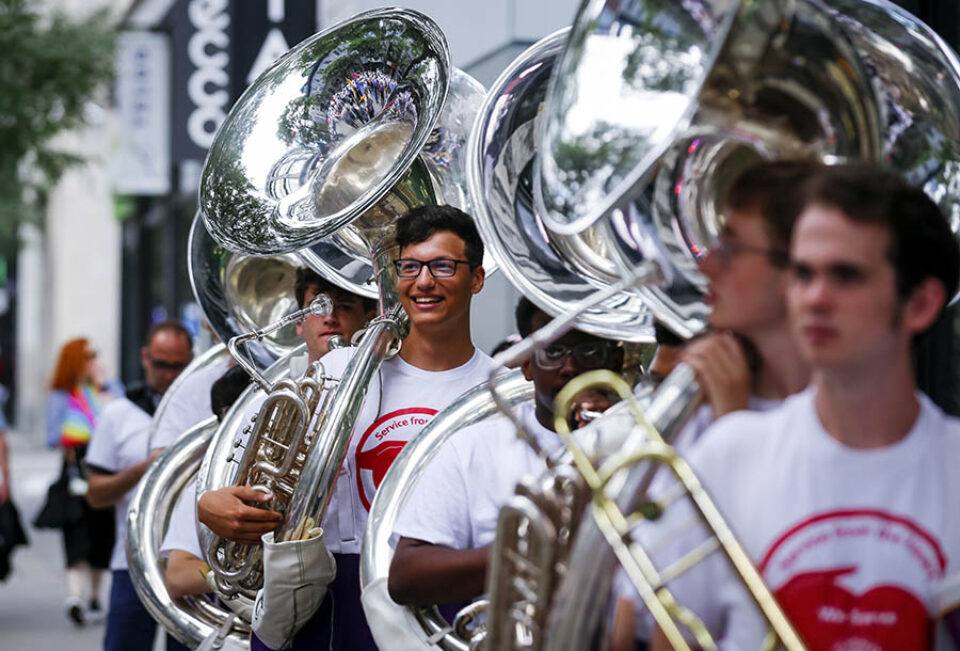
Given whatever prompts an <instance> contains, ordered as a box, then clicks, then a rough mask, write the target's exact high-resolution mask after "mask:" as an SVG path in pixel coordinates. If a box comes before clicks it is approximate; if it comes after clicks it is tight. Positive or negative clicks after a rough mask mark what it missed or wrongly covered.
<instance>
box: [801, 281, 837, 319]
mask: <svg viewBox="0 0 960 651" xmlns="http://www.w3.org/2000/svg"><path fill="white" fill-rule="evenodd" d="M793 291H794V292H795V297H796V299H797V301H798V303H799V304H800V305H801V306H803V307H805V308H807V309H811V310H818V311H821V310H824V309H826V308H827V307H828V306H829V305H830V301H831V300H832V295H833V291H832V288H831V287H830V281H829V279H828V278H827V277H826V276H825V275H824V274H818V275H817V276H815V277H813V278H811V279H809V280H807V281H806V282H803V283H797V284H796V285H795V286H794V288H793Z"/></svg>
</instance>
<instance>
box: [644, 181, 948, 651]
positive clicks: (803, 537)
mask: <svg viewBox="0 0 960 651" xmlns="http://www.w3.org/2000/svg"><path fill="white" fill-rule="evenodd" d="M958 276H960V254H958V249H957V244H956V240H955V239H954V236H953V234H952V233H951V231H950V228H949V226H948V224H947V221H946V220H945V219H944V217H943V215H942V214H941V213H940V211H939V210H938V209H937V206H936V205H935V204H934V203H933V202H932V201H931V200H930V199H929V198H927V196H926V195H925V194H923V192H922V191H920V190H919V189H916V188H913V187H911V186H909V185H908V184H906V183H905V182H904V181H903V180H901V179H900V178H898V177H897V176H895V175H894V174H891V173H889V172H886V171H882V170H879V169H875V168H872V167H867V166H859V165H857V166H843V167H835V168H826V169H824V170H823V171H821V172H819V173H818V174H817V175H816V177H815V178H814V179H813V180H812V181H811V182H810V183H809V184H808V186H807V190H806V201H805V208H804V210H803V212H802V213H801V216H800V218H799V220H798V222H797V225H796V229H795V231H794V234H793V241H792V245H791V280H790V284H789V288H788V304H789V309H790V321H791V327H792V330H793V332H794V334H795V336H796V339H797V342H798V345H799V347H800V350H801V353H802V354H803V357H804V358H805V359H806V360H807V361H808V362H809V363H810V365H811V367H812V369H813V374H812V384H811V387H810V388H809V389H808V390H806V391H803V392H802V393H800V394H798V395H796V396H793V397H791V398H788V399H787V400H786V401H785V403H784V404H783V406H781V407H779V408H778V409H776V410H773V411H770V412H767V413H765V414H751V413H748V412H741V413H738V414H733V415H731V416H728V417H726V418H724V419H722V420H720V421H719V422H718V423H717V424H716V425H715V426H714V427H713V428H711V430H709V431H708V433H707V435H706V436H704V438H703V441H702V443H700V444H698V445H697V446H695V447H694V448H693V450H692V451H691V453H690V457H689V461H690V463H691V465H692V466H693V467H694V468H695V470H697V471H698V472H699V474H700V477H701V480H702V482H703V484H704V486H705V487H706V488H707V490H708V491H709V492H711V494H712V495H713V498H714V501H715V502H716V503H717V505H718V507H719V508H720V509H721V511H723V513H724V515H725V516H726V518H727V520H728V522H729V523H730V525H731V528H732V529H733V531H734V533H735V534H737V535H738V537H740V540H741V542H742V543H743V545H744V548H745V550H746V551H747V553H748V555H749V556H750V557H751V558H752V560H753V561H754V562H755V563H756V564H757V567H758V569H759V570H760V572H761V574H762V576H763V578H764V579H765V581H766V582H767V584H768V585H769V587H770V589H771V591H772V592H773V594H774V595H775V596H776V598H777V601H778V602H779V604H780V605H781V607H782V608H783V610H784V611H785V613H786V614H787V616H788V617H789V618H790V619H791V620H792V622H793V624H794V627H795V628H796V629H797V631H798V632H799V634H800V636H801V637H802V638H803V639H804V642H805V643H806V644H807V645H808V648H811V649H840V648H869V649H928V648H933V645H934V640H933V635H934V631H935V629H936V628H937V626H936V625H937V624H938V623H939V622H940V621H941V620H946V622H947V624H948V625H950V624H954V626H955V620H956V612H957V607H958V605H960V501H958V495H960V474H958V473H957V472H956V468H955V466H956V462H957V460H958V459H960V421H958V420H957V419H955V418H952V417H949V416H946V415H945V414H944V413H943V412H942V411H941V410H940V409H938V408H937V407H936V406H935V405H934V404H933V403H932V402H931V401H930V400H929V398H927V397H926V396H925V395H923V394H922V393H920V392H919V391H917V389H916V385H915V381H914V375H913V367H912V363H911V344H912V342H913V340H914V339H915V338H917V337H919V336H921V335H922V334H923V333H924V332H925V331H926V330H927V329H928V328H929V327H930V326H931V325H932V324H933V323H934V322H935V321H936V319H937V318H938V316H939V315H940V314H941V312H942V311H943V308H944V305H945V304H946V301H947V300H948V299H949V298H950V297H951V296H953V295H954V294H955V293H956V291H957V281H958ZM731 468H736V472H731V471H730V469H731ZM670 522H674V523H675V522H676V520H675V519H674V518H673V517H671V518H669V519H667V522H665V523H664V525H666V526H667V528H669V524H670ZM664 525H660V526H664ZM657 528H660V527H659V526H658V527H657ZM648 533H649V532H648ZM660 534H661V537H662V538H667V536H668V534H669V532H668V531H664V530H661V531H660ZM674 540H675V541H676V540H677V539H674ZM674 544H675V545H676V542H675V543H674ZM677 553H678V552H677ZM671 588H672V591H673V593H674V595H675V596H676V597H677V599H678V601H679V602H681V603H683V604H684V605H686V606H687V607H689V608H691V609H692V610H693V611H694V612H696V613H697V614H699V615H700V616H701V618H703V620H704V621H705V623H706V624H707V626H708V627H709V628H710V629H711V630H712V631H713V632H714V634H715V635H717V636H722V637H723V640H724V643H725V644H726V645H728V648H738V649H741V648H742V649H746V648H757V647H758V646H759V642H760V641H761V640H762V639H763V637H764V635H765V632H766V631H765V626H764V625H763V624H762V623H761V622H760V621H759V618H758V617H757V615H756V611H755V608H754V607H753V606H752V604H750V603H749V600H748V599H747V598H746V597H745V595H744V594H743V591H742V589H741V588H740V587H739V586H738V585H736V584H735V582H734V581H733V579H732V578H731V576H730V573H729V570H728V568H727V566H726V565H725V564H724V563H723V562H722V560H720V559H719V558H711V560H710V561H709V562H708V563H707V564H706V566H705V567H702V568H697V569H696V570H694V571H692V572H690V573H689V574H688V575H685V576H684V577H683V578H682V579H680V580H678V581H676V582H674V583H672V584H671ZM953 631H954V635H955V636H956V628H954V629H953ZM939 633H943V630H942V629H941V630H940V631H939ZM956 639H957V638H956V637H955V641H956ZM665 644H666V642H665V640H663V639H662V638H661V639H658V640H657V646H655V648H658V649H664V648H668V647H666V646H665Z"/></svg>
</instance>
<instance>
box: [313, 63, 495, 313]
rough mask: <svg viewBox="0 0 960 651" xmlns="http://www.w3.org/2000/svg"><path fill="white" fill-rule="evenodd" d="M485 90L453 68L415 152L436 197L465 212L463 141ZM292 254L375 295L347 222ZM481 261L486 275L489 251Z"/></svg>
mask: <svg viewBox="0 0 960 651" xmlns="http://www.w3.org/2000/svg"><path fill="white" fill-rule="evenodd" d="M485 92H486V91H485V89H484V88H483V85H481V84H480V82H478V81H477V80H476V79H474V78H473V77H471V76H470V75H468V74H467V73H465V72H463V71H462V70H459V69H456V68H455V69H454V70H453V74H452V75H451V77H450V90H449V91H448V93H447V99H446V102H445V104H444V106H443V111H442V112H441V114H440V119H439V121H438V123H437V126H436V127H434V129H433V131H432V132H431V133H430V137H429V138H428V139H427V144H426V145H425V146H424V148H423V149H422V150H421V152H420V161H421V162H422V163H423V165H424V167H425V169H426V171H427V173H428V174H429V176H430V179H431V181H432V183H433V186H434V191H435V193H436V198H437V201H439V202H440V203H444V204H448V205H452V206H456V207H457V208H460V209H461V210H463V211H464V212H466V213H467V214H470V215H473V207H472V204H471V202H470V197H469V195H468V194H467V191H466V184H465V182H464V179H465V178H466V153H465V151H466V141H467V136H468V135H469V133H470V128H471V127H472V126H473V122H474V120H475V118H476V115H477V111H478V109H479V107H480V105H481V103H482V102H483V97H484V94H485ZM296 255H297V256H298V257H299V258H300V259H302V260H303V261H304V263H305V264H307V265H308V266H309V267H311V268H313V269H315V270H316V271H317V273H319V274H320V275H321V276H323V277H324V278H326V279H327V280H329V281H330V282H333V283H335V284H337V285H339V286H340V287H343V288H344V289H346V290H348V291H351V292H353V293H355V294H360V295H362V296H368V297H371V298H374V297H376V296H377V286H376V282H375V281H374V277H373V266H372V263H371V259H370V252H369V250H367V248H366V246H365V245H364V244H363V242H362V240H358V239H357V238H356V237H355V236H354V235H353V234H352V232H351V229H350V228H345V229H342V230H341V231H340V232H338V233H336V234H335V235H333V236H330V237H326V238H324V239H322V240H320V241H319V242H317V243H315V244H313V245H311V246H309V247H307V248H306V249H303V250H301V251H299V252H297V254H296ZM483 267H484V269H485V270H486V272H487V275H488V276H489V275H490V274H491V273H494V272H495V271H496V269H497V263H496V261H495V259H494V258H493V257H492V256H491V255H490V253H489V252H487V253H486V255H485V256H484V260H483Z"/></svg>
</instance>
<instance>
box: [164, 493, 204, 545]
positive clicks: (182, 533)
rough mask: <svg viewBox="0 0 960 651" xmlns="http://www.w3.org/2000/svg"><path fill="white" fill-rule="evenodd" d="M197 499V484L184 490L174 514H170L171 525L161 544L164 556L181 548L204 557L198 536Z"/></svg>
mask: <svg viewBox="0 0 960 651" xmlns="http://www.w3.org/2000/svg"><path fill="white" fill-rule="evenodd" d="M196 501H197V490H196V485H192V486H191V487H190V488H188V489H187V490H185V491H183V494H182V495H181V496H180V500H179V501H178V502H177V506H176V508H175V509H174V510H173V514H172V515H171V516H170V526H169V527H168V528H167V534H166V535H165V536H164V537H163V544H162V545H161V546H160V553H161V554H163V555H164V556H166V555H167V554H169V553H170V552H172V551H174V550H179V551H183V552H187V553H189V554H193V555H194V556H196V557H197V558H203V552H202V551H201V550H200V540H199V538H198V537H197V524H196V515H195V512H196Z"/></svg>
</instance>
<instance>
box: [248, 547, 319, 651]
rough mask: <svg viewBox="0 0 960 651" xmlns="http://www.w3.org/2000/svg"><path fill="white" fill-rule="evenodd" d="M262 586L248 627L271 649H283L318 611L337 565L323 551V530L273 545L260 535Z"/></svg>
mask: <svg viewBox="0 0 960 651" xmlns="http://www.w3.org/2000/svg"><path fill="white" fill-rule="evenodd" d="M261 540H262V541H263V587H262V588H261V589H260V590H259V592H257V599H256V601H255V602H254V606H253V619H252V620H251V622H250V626H251V627H252V628H253V632H254V633H256V635H257V637H258V638H260V640H261V641H262V642H263V643H264V644H266V645H267V646H268V647H270V648H271V649H285V648H287V647H289V646H290V645H291V644H292V643H293V637H294V635H296V633H297V631H299V630H300V629H301V628H302V627H303V625H304V624H306V623H307V621H309V620H310V618H311V617H313V614H314V613H315V612H317V610H318V609H319V608H320V604H322V603H323V598H324V597H325V596H326V594H327V586H328V585H329V584H330V582H331V581H333V580H334V578H336V576H337V564H336V562H335V561H334V559H333V554H331V553H330V552H329V551H328V550H327V545H326V543H325V542H324V539H323V530H322V529H319V528H314V529H310V530H309V532H308V538H306V539H305V540H291V541H287V542H280V543H275V542H273V532H270V533H267V534H264V535H263V536H262V537H261Z"/></svg>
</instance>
